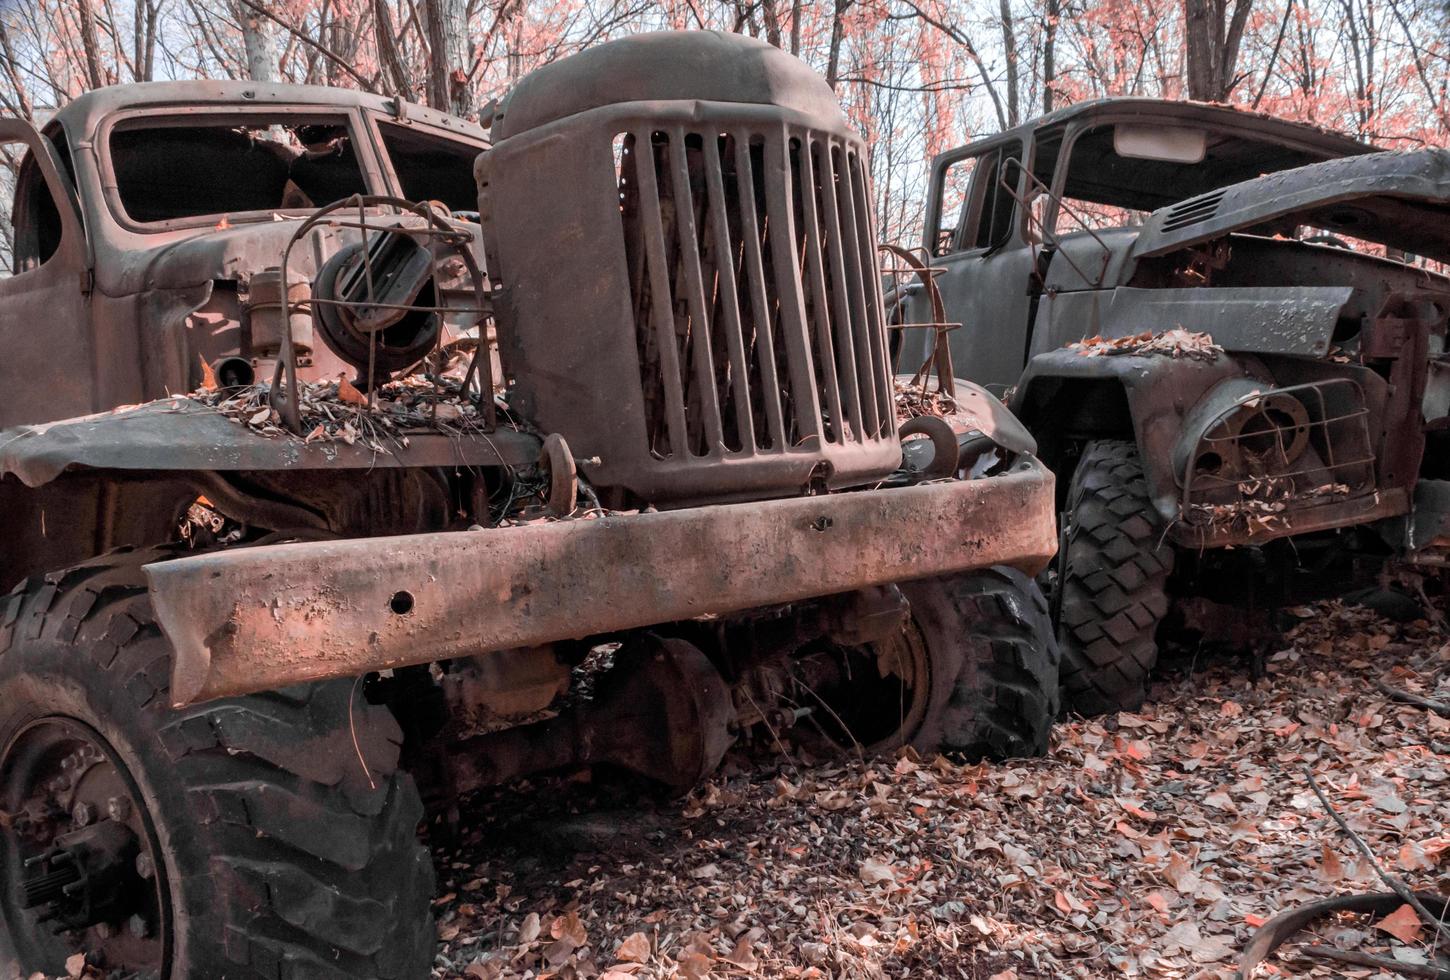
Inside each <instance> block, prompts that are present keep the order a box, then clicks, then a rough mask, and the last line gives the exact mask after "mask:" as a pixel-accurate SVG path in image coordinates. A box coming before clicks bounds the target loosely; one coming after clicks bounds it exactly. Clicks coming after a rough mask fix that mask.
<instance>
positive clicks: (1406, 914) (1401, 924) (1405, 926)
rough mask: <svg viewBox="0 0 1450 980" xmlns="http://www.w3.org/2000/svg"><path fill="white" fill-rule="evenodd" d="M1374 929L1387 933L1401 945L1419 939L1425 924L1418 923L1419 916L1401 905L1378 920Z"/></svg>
mask: <svg viewBox="0 0 1450 980" xmlns="http://www.w3.org/2000/svg"><path fill="white" fill-rule="evenodd" d="M1374 927H1375V928H1376V929H1378V930H1380V931H1381V932H1387V933H1389V934H1390V935H1391V936H1394V937H1395V938H1396V939H1398V940H1399V941H1400V942H1402V943H1412V942H1414V941H1415V940H1417V939H1419V938H1420V933H1421V931H1423V929H1424V928H1425V924H1424V923H1423V922H1421V921H1420V917H1419V915H1417V914H1416V913H1415V910H1414V909H1413V908H1411V907H1410V906H1408V905H1401V906H1400V907H1399V908H1397V909H1395V910H1394V911H1393V912H1391V913H1390V914H1389V915H1387V916H1385V917H1384V918H1383V919H1380V920H1379V921H1378V922H1376V923H1375V924H1374Z"/></svg>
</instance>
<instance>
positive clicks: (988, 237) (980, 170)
mask: <svg viewBox="0 0 1450 980" xmlns="http://www.w3.org/2000/svg"><path fill="white" fill-rule="evenodd" d="M1005 152H1008V151H1004V150H1003V149H1001V148H998V149H995V150H989V151H987V152H985V153H982V154H980V155H979V156H975V157H967V158H965V159H962V160H956V161H953V162H952V163H951V164H949V165H948V166H947V169H946V172H945V173H944V174H943V175H942V192H941V212H940V214H941V219H940V223H939V224H938V225H937V241H936V242H935V243H934V244H935V251H936V254H937V255H946V254H948V253H951V252H959V251H963V250H965V249H977V248H990V247H993V246H996V245H1001V244H1002V243H1003V242H1005V241H1007V239H1008V238H1009V237H1010V236H1011V234H1012V221H1013V217H1014V215H1015V214H1016V206H1017V202H1016V200H1014V199H1013V197H1012V195H1011V194H1010V193H1008V191H1007V189H1006V188H1004V187H1003V186H1002V184H1001V170H1002V160H1003V159H1004V153H1005ZM1011 171H1012V168H1011V167H1009V168H1008V172H1009V173H1008V175H1009V177H1010V175H1011Z"/></svg>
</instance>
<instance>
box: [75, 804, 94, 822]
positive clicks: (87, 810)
mask: <svg viewBox="0 0 1450 980" xmlns="http://www.w3.org/2000/svg"><path fill="white" fill-rule="evenodd" d="M70 816H71V819H72V820H74V821H75V822H76V826H77V827H88V826H90V824H91V823H92V822H93V821H94V820H95V819H96V807H95V805H94V804H92V803H77V804H76V805H75V808H74V809H73V810H71V812H70Z"/></svg>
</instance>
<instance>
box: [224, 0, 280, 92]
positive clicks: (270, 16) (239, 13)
mask: <svg viewBox="0 0 1450 980" xmlns="http://www.w3.org/2000/svg"><path fill="white" fill-rule="evenodd" d="M234 9H235V14H236V17H237V21H238V22H239V23H240V24H241V25H242V49H243V51H244V52H245V54H246V65H247V77H248V78H250V79H251V80H252V81H254V82H275V81H277V72H278V66H279V65H280V63H281V56H280V54H279V52H278V50H277V31H276V24H275V21H276V20H277V14H276V11H274V10H273V9H272V8H271V6H270V4H269V2H268V0H259V2H257V3H239V4H235V5H234Z"/></svg>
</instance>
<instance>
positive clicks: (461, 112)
mask: <svg viewBox="0 0 1450 980" xmlns="http://www.w3.org/2000/svg"><path fill="white" fill-rule="evenodd" d="M423 19H424V21H425V22H426V24H427V28H428V48H429V51H428V104H429V105H431V106H433V107H434V108H435V109H442V110H443V111H444V112H451V113H453V114H454V115H455V116H466V115H468V114H470V113H471V112H472V111H473V93H472V92H471V91H470V89H469V86H468V3H467V0H424V3H423Z"/></svg>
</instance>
